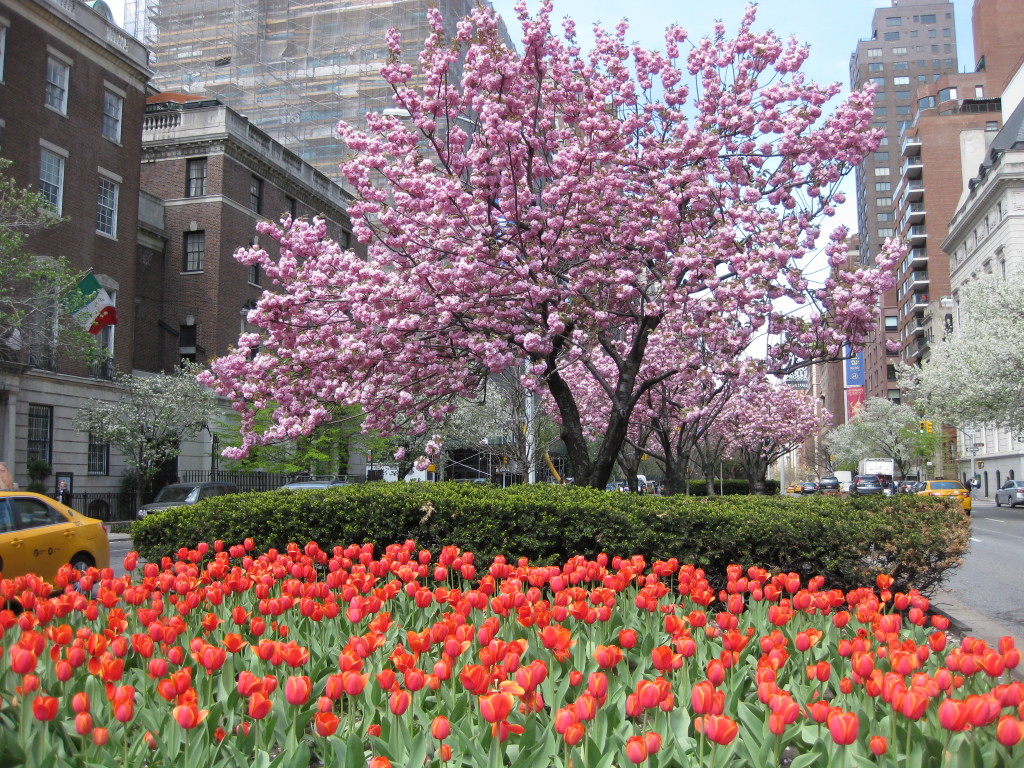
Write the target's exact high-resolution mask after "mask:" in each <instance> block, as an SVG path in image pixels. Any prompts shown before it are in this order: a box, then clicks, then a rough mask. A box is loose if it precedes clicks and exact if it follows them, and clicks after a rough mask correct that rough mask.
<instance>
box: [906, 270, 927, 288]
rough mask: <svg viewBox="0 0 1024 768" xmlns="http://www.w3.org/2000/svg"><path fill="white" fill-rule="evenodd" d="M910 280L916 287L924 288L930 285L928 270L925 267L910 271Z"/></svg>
mask: <svg viewBox="0 0 1024 768" xmlns="http://www.w3.org/2000/svg"><path fill="white" fill-rule="evenodd" d="M910 280H911V282H912V283H913V287H914V288H923V287H924V286H926V285H928V271H927V270H923V269H922V270H914V271H913V272H911V273H910Z"/></svg>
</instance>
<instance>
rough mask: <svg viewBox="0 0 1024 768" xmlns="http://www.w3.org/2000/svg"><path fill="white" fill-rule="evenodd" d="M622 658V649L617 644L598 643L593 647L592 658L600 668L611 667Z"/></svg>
mask: <svg viewBox="0 0 1024 768" xmlns="http://www.w3.org/2000/svg"><path fill="white" fill-rule="evenodd" d="M623 658H624V654H623V653H622V649H621V648H619V646H617V645H599V646H597V647H596V648H594V660H595V661H596V662H597V666H599V667H601V668H602V669H611V668H613V667H614V666H615V665H616V664H618V663H619V662H620V661H622V659H623Z"/></svg>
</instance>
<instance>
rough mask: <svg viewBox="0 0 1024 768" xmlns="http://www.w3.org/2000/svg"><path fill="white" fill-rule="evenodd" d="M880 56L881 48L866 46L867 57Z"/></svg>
mask: <svg viewBox="0 0 1024 768" xmlns="http://www.w3.org/2000/svg"><path fill="white" fill-rule="evenodd" d="M881 56H882V49H881V48H868V58H869V59H878V58H881Z"/></svg>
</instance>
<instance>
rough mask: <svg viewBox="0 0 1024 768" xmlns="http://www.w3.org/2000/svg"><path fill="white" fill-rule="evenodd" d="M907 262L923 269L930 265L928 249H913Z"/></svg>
mask: <svg viewBox="0 0 1024 768" xmlns="http://www.w3.org/2000/svg"><path fill="white" fill-rule="evenodd" d="M907 261H909V262H910V266H912V267H922V266H927V264H928V249H927V248H911V249H910V251H909V252H908V253H907Z"/></svg>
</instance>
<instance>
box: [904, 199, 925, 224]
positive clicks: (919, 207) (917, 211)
mask: <svg viewBox="0 0 1024 768" xmlns="http://www.w3.org/2000/svg"><path fill="white" fill-rule="evenodd" d="M905 216H906V221H907V223H908V224H920V223H921V222H922V221H924V203H911V204H910V205H908V206H907V212H906V214H905Z"/></svg>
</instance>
